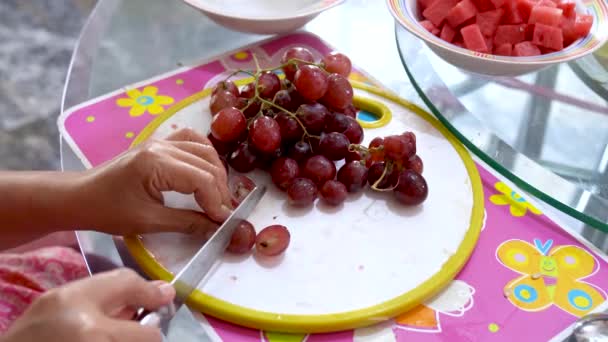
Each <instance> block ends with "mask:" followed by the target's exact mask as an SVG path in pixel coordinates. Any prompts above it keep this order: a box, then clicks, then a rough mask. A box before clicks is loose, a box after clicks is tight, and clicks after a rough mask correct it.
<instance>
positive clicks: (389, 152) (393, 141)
mask: <svg viewBox="0 0 608 342" xmlns="http://www.w3.org/2000/svg"><path fill="white" fill-rule="evenodd" d="M407 152H408V151H407V146H406V142H405V141H404V139H402V138H401V136H399V135H390V136H388V137H386V138H385V139H384V154H385V155H386V157H387V158H389V159H392V160H394V161H398V160H401V159H403V158H404V157H405V156H406V155H407Z"/></svg>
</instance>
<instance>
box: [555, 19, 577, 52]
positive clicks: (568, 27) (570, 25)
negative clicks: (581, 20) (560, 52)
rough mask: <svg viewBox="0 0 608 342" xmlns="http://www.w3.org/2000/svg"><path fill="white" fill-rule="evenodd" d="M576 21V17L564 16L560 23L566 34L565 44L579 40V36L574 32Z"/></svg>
mask: <svg viewBox="0 0 608 342" xmlns="http://www.w3.org/2000/svg"><path fill="white" fill-rule="evenodd" d="M575 22H576V17H574V18H568V17H566V16H563V17H562V21H561V22H560V23H559V27H560V28H561V29H562V33H563V34H564V45H565V46H568V45H570V43H572V42H573V41H575V40H577V39H578V37H577V36H576V33H575V32H574V23H575Z"/></svg>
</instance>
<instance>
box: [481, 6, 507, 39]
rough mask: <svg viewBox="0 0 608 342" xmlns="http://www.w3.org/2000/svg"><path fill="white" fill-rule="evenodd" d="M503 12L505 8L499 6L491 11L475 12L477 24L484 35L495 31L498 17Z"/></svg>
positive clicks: (499, 17)
mask: <svg viewBox="0 0 608 342" xmlns="http://www.w3.org/2000/svg"><path fill="white" fill-rule="evenodd" d="M504 14H505V10H503V9H502V8H499V9H497V10H493V11H487V12H482V13H477V25H479V30H480V31H481V33H482V34H483V35H484V36H491V35H493V34H494V32H496V28H497V27H498V24H500V19H501V18H502V16H503V15H504Z"/></svg>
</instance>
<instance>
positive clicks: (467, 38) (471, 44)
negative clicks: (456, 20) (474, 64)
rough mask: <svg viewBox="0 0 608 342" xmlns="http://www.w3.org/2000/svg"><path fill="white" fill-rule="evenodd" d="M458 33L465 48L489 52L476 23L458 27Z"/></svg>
mask: <svg viewBox="0 0 608 342" xmlns="http://www.w3.org/2000/svg"><path fill="white" fill-rule="evenodd" d="M460 33H461V34H462V38H463V39H464V45H465V46H466V47H467V49H469V50H473V51H477V52H489V50H488V47H487V46H486V42H485V39H484V37H483V34H481V31H480V30H479V26H477V24H472V25H469V26H465V27H463V28H462V29H460Z"/></svg>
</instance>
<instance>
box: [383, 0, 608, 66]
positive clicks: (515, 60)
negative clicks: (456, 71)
mask: <svg viewBox="0 0 608 342" xmlns="http://www.w3.org/2000/svg"><path fill="white" fill-rule="evenodd" d="M413 1H416V0H386V2H387V5H388V8H389V10H390V12H391V14H392V15H393V17H394V18H395V20H396V21H397V22H398V23H399V24H400V25H401V26H403V27H404V28H405V29H406V30H408V31H409V32H411V33H413V34H414V35H416V36H417V37H418V38H421V39H423V40H424V41H425V42H426V43H427V44H431V45H433V46H434V47H438V48H441V49H444V50H449V51H451V52H453V53H456V54H459V55H461V56H466V57H473V58H475V59H480V60H485V61H492V62H497V63H503V64H526V65H530V64H548V63H557V62H565V61H569V60H572V59H575V58H579V57H582V56H584V55H586V54H589V53H591V52H593V51H595V50H597V49H598V48H600V47H601V46H602V45H603V44H604V43H605V42H606V40H608V4H607V3H606V2H605V1H604V0H577V1H576V2H577V6H579V8H580V6H582V7H583V8H585V10H586V11H587V14H591V15H592V16H593V18H594V19H593V26H592V27H591V31H590V32H589V34H588V35H587V36H586V37H585V38H582V39H579V40H578V41H576V42H574V43H572V44H570V46H568V47H566V48H565V49H563V50H561V51H557V52H552V53H548V54H545V55H540V56H527V57H506V56H496V55H492V54H487V53H481V52H475V51H471V50H469V49H466V48H461V47H458V46H456V45H453V44H451V43H448V42H446V41H444V40H442V39H441V38H439V37H437V36H435V35H433V34H432V33H430V32H429V31H427V30H426V29H425V28H424V27H422V25H420V23H419V22H418V20H417V18H418V16H417V15H416V14H415V13H413V8H412V6H409V5H408V3H411V2H413Z"/></svg>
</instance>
